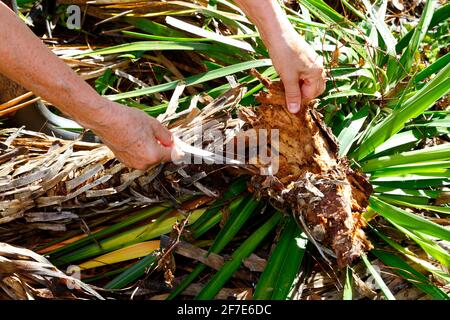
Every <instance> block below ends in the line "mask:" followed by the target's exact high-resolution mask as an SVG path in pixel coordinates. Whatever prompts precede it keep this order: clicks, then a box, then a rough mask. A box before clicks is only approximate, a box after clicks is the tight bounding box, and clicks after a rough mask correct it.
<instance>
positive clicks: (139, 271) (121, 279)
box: [105, 253, 157, 289]
mask: <svg viewBox="0 0 450 320" xmlns="http://www.w3.org/2000/svg"><path fill="white" fill-rule="evenodd" d="M156 261H157V255H155V254H154V253H152V254H149V255H148V256H146V257H145V258H143V259H142V260H140V261H139V262H138V263H136V264H134V265H133V266H132V267H130V268H128V269H126V270H125V271H124V272H122V273H121V274H119V275H118V276H117V277H115V278H114V279H113V280H111V281H110V282H108V283H107V284H106V285H105V289H122V288H124V287H125V286H127V285H129V284H130V283H132V282H133V281H135V280H137V279H139V278H140V277H141V276H142V275H144V274H145V272H146V270H148V269H149V268H151V267H152V266H154V265H155V263H156Z"/></svg>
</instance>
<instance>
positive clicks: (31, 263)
mask: <svg viewBox="0 0 450 320" xmlns="http://www.w3.org/2000/svg"><path fill="white" fill-rule="evenodd" d="M0 289H2V290H0V299H5V298H9V299H14V300H33V299H96V300H104V298H103V297H102V296H101V295H100V294H99V293H98V292H97V291H96V290H95V288H93V287H92V286H90V285H87V284H85V283H83V282H82V281H81V280H79V279H77V278H75V277H72V276H68V275H66V274H65V273H63V272H62V271H60V270H58V269H57V268H56V267H55V266H53V265H52V264H51V263H50V261H48V260H47V259H45V258H44V257H42V256H40V255H38V254H36V253H34V252H33V251H31V250H28V249H23V248H18V247H15V246H11V245H9V244H6V243H3V242H0ZM2 292H3V293H4V294H5V295H6V297H5V296H3V294H2Z"/></svg>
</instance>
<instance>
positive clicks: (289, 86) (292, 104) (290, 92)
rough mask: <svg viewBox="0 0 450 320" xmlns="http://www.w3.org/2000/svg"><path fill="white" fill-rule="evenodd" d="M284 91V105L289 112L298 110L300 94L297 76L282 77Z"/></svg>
mask: <svg viewBox="0 0 450 320" xmlns="http://www.w3.org/2000/svg"><path fill="white" fill-rule="evenodd" d="M282 80H283V84H284V91H285V94H286V105H287V107H288V110H289V111H290V112H291V113H297V112H299V111H300V106H301V105H302V94H301V90H300V83H299V80H300V79H299V78H298V77H293V78H284V79H282Z"/></svg>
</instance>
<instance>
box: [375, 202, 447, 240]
mask: <svg viewBox="0 0 450 320" xmlns="http://www.w3.org/2000/svg"><path fill="white" fill-rule="evenodd" d="M369 202H370V206H371V207H372V209H373V210H375V211H376V212H378V213H379V214H380V215H382V216H383V217H385V218H386V219H388V220H390V221H392V222H394V223H397V224H399V225H400V226H402V227H404V228H406V229H408V230H409V229H411V230H417V231H420V232H423V233H425V234H428V235H430V236H434V237H437V238H439V239H442V240H446V241H450V230H447V229H446V228H444V227H443V226H441V225H439V224H436V223H434V222H431V221H428V220H426V219H425V218H422V217H420V216H418V215H416V214H413V213H410V212H408V211H405V210H403V209H400V208H397V207H395V206H393V205H390V204H388V203H387V202H384V201H382V200H380V199H378V198H376V197H374V196H371V197H370V199H369Z"/></svg>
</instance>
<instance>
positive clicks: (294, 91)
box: [266, 28, 325, 113]
mask: <svg viewBox="0 0 450 320" xmlns="http://www.w3.org/2000/svg"><path fill="white" fill-rule="evenodd" d="M268 40H269V41H267V42H266V45H267V47H268V49H269V54H270V57H271V58H272V62H273V65H274V67H275V70H276V71H277V72H278V74H279V75H280V77H281V80H282V81H283V84H284V88H285V91H286V104H287V107H288V109H289V111H290V112H292V113H297V112H298V111H300V108H301V105H302V104H306V103H308V102H309V101H310V100H312V99H314V98H316V97H317V96H319V95H320V94H321V93H322V92H323V91H324V90H325V71H324V67H323V60H322V57H320V56H319V55H317V53H316V52H315V51H314V50H313V49H312V48H311V46H310V45H309V44H308V43H306V41H305V40H304V39H303V38H302V37H301V36H300V35H299V34H298V33H297V32H296V31H295V30H294V29H292V28H286V30H285V31H283V33H282V34H281V35H277V36H276V37H272V39H268Z"/></svg>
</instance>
